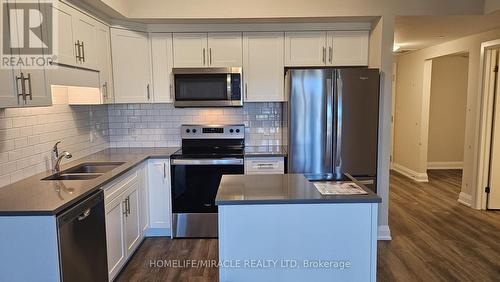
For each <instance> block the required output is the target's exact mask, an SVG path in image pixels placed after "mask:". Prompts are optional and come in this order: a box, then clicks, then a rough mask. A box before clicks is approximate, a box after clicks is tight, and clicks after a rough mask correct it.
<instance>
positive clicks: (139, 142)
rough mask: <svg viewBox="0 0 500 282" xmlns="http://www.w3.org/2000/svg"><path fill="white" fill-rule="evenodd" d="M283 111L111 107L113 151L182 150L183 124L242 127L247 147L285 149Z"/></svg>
mask: <svg viewBox="0 0 500 282" xmlns="http://www.w3.org/2000/svg"><path fill="white" fill-rule="evenodd" d="M282 107H283V104H282V103H247V104H245V106H244V107H243V108H224V109H222V108H209V109H180V108H174V107H173V105H172V104H128V105H109V106H108V114H109V122H110V123H109V128H110V144H111V146H112V147H142V146H147V147H165V146H180V143H181V138H180V126H181V125H182V124H190V123H196V124H198V123H201V124H231V123H242V124H245V126H247V127H248V128H247V130H246V131H245V137H246V143H247V145H282V144H284V143H283V140H282V136H281V133H282V130H281V127H282V126H283V121H282V120H283V114H282V112H283V110H282ZM125 109H126V110H125ZM125 117H126V118H125Z"/></svg>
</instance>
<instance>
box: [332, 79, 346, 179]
mask: <svg viewBox="0 0 500 282" xmlns="http://www.w3.org/2000/svg"><path fill="white" fill-rule="evenodd" d="M336 76H337V81H336V82H337V83H336V90H337V91H336V92H337V118H336V119H337V128H336V133H337V136H336V141H335V145H336V146H335V147H336V148H335V165H334V173H335V176H336V177H337V178H340V177H342V96H343V93H342V91H343V88H344V87H343V85H342V78H341V77H340V74H339V73H337V75H336Z"/></svg>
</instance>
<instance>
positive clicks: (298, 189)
mask: <svg viewBox="0 0 500 282" xmlns="http://www.w3.org/2000/svg"><path fill="white" fill-rule="evenodd" d="M358 185H359V186H360V187H361V188H363V189H364V190H365V191H366V192H367V193H368V194H364V195H328V196H326V195H321V193H319V192H318V190H317V189H316V187H315V186H314V184H313V182H310V181H309V180H307V179H306V178H305V176H304V175H303V174H268V175H224V176H223V177H222V180H221V183H220V186H219V190H218V192H217V197H216V199H215V203H216V204H217V205H256V204H307V203H311V204H314V203H317V204H319V203H380V202H381V201H382V199H381V198H380V197H379V196H378V195H377V194H375V193H373V192H372V191H371V190H369V189H368V188H366V187H365V186H364V185H362V184H359V183H358Z"/></svg>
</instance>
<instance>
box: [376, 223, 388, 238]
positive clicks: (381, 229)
mask: <svg viewBox="0 0 500 282" xmlns="http://www.w3.org/2000/svg"><path fill="white" fill-rule="evenodd" d="M377 240H379V241H390V240H392V237H391V230H390V229H389V225H379V226H378V228H377Z"/></svg>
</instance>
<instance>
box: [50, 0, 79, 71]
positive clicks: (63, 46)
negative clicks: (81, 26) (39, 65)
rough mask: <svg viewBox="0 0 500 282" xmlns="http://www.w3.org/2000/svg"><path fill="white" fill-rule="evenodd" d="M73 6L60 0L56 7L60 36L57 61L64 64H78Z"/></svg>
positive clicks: (55, 13) (55, 12) (55, 14)
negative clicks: (74, 36)
mask: <svg viewBox="0 0 500 282" xmlns="http://www.w3.org/2000/svg"><path fill="white" fill-rule="evenodd" d="M73 13H74V10H73V8H71V7H69V6H67V5H66V4H64V3H61V2H59V3H58V5H57V9H56V8H54V16H57V19H58V27H57V30H58V38H57V44H58V45H57V54H56V60H55V61H56V62H57V63H59V64H64V65H71V66H76V65H77V59H76V48H77V46H76V45H75V43H76V40H75V39H74V38H73Z"/></svg>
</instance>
